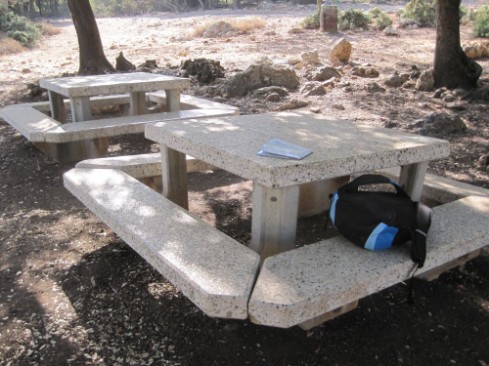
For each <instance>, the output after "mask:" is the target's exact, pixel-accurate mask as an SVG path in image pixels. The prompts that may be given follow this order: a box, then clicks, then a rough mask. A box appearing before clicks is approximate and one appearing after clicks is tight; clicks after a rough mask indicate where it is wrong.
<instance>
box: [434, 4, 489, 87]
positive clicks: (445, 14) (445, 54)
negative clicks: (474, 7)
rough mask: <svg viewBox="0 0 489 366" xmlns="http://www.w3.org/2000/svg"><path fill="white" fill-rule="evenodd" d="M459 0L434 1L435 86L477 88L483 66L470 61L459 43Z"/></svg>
mask: <svg viewBox="0 0 489 366" xmlns="http://www.w3.org/2000/svg"><path fill="white" fill-rule="evenodd" d="M460 2H461V0H438V1H437V10H438V11H437V14H438V19H437V26H436V49H435V63H434V71H433V74H434V79H435V87H437V88H439V87H442V86H444V87H447V88H449V89H455V88H463V89H471V88H476V87H477V80H478V79H479V76H480V74H481V72H482V68H481V67H480V65H479V64H478V63H476V62H475V61H472V60H469V59H468V58H467V56H466V55H465V52H464V51H463V50H462V47H461V46H460V20H459V9H460Z"/></svg>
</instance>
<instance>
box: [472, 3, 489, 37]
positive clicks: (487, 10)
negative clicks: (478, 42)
mask: <svg viewBox="0 0 489 366" xmlns="http://www.w3.org/2000/svg"><path fill="white" fill-rule="evenodd" d="M474 31H475V34H476V35H477V36H478V37H486V38H489V5H484V6H481V7H480V8H479V10H477V13H476V16H475V20H474Z"/></svg>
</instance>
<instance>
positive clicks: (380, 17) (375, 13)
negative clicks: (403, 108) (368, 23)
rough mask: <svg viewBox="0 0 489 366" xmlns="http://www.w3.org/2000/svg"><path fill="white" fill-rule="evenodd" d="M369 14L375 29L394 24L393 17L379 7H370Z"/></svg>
mask: <svg viewBox="0 0 489 366" xmlns="http://www.w3.org/2000/svg"><path fill="white" fill-rule="evenodd" d="M368 14H369V16H370V18H371V19H372V22H373V25H374V28H375V29H379V30H383V29H385V28H387V27H389V26H391V25H392V19H391V18H390V17H389V16H388V15H387V14H386V13H384V12H383V11H382V10H380V9H379V8H373V9H370V11H369V12H368Z"/></svg>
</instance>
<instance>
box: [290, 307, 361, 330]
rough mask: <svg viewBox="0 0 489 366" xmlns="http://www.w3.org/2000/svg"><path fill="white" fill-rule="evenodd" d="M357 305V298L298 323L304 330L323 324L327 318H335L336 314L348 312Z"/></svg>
mask: <svg viewBox="0 0 489 366" xmlns="http://www.w3.org/2000/svg"><path fill="white" fill-rule="evenodd" d="M357 306H358V300H357V301H353V302H350V303H348V304H346V305H343V306H340V307H339V308H336V309H334V310H331V311H329V312H327V313H326V314H322V315H318V316H317V317H315V318H312V319H309V320H306V321H305V322H303V323H300V324H299V327H301V328H302V329H304V330H309V329H311V328H314V327H317V326H318V325H321V324H323V323H324V322H327V321H328V320H331V319H333V318H336V317H337V316H340V315H343V314H345V313H348V312H349V311H352V310H354V309H356V307H357Z"/></svg>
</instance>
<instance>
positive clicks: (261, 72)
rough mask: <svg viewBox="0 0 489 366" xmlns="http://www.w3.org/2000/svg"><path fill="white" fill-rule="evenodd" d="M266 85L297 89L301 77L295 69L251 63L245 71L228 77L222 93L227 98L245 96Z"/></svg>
mask: <svg viewBox="0 0 489 366" xmlns="http://www.w3.org/2000/svg"><path fill="white" fill-rule="evenodd" d="M266 86H283V87H285V88H287V89H296V88H297V87H298V86H299V78H298V77H297V74H296V73H295V71H294V70H292V69H290V68H287V67H282V66H276V65H270V64H260V65H251V66H250V67H248V68H247V69H246V70H245V71H243V72H239V73H237V74H235V75H234V76H232V77H230V78H228V79H227V80H226V81H225V82H224V83H223V84H222V87H221V93H222V95H223V96H225V97H227V98H233V97H243V96H245V95H246V94H248V93H249V92H250V91H252V90H255V89H259V88H263V87H266Z"/></svg>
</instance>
